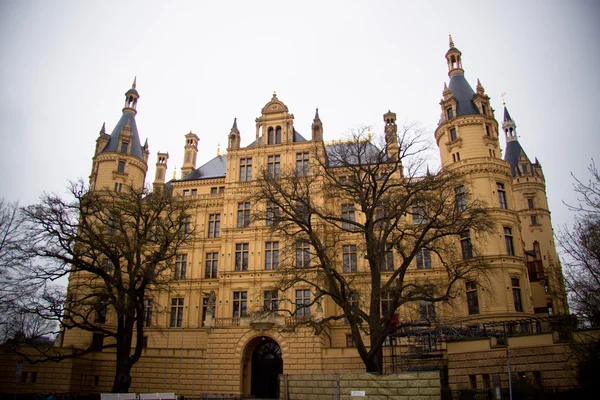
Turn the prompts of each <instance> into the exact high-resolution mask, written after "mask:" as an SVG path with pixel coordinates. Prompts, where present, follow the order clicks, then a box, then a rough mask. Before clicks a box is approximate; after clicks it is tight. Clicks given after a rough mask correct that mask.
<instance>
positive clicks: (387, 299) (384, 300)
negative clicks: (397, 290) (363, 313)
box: [381, 292, 395, 316]
mask: <svg viewBox="0 0 600 400" xmlns="http://www.w3.org/2000/svg"><path fill="white" fill-rule="evenodd" d="M392 302H393V298H392V294H391V293H390V292H385V293H384V292H382V293H381V315H382V316H386V315H389V313H390V312H392ZM394 311H395V310H394Z"/></svg>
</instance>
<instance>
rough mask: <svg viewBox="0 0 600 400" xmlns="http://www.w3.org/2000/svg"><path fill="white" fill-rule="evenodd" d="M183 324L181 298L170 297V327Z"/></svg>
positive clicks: (178, 326) (177, 326) (179, 326)
mask: <svg viewBox="0 0 600 400" xmlns="http://www.w3.org/2000/svg"><path fill="white" fill-rule="evenodd" d="M182 325H183V299H182V298H176V299H171V323H170V325H169V326H170V327H171V328H181V326H182Z"/></svg>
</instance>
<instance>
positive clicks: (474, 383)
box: [469, 375, 477, 390]
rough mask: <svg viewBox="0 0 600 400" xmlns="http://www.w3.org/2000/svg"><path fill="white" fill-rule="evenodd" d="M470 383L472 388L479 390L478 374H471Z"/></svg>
mask: <svg viewBox="0 0 600 400" xmlns="http://www.w3.org/2000/svg"><path fill="white" fill-rule="evenodd" d="M469 383H470V384H471V389H473V390H477V375H469Z"/></svg>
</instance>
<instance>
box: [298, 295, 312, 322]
mask: <svg viewBox="0 0 600 400" xmlns="http://www.w3.org/2000/svg"><path fill="white" fill-rule="evenodd" d="M296 315H297V316H299V317H308V316H310V290H308V289H298V290H296Z"/></svg>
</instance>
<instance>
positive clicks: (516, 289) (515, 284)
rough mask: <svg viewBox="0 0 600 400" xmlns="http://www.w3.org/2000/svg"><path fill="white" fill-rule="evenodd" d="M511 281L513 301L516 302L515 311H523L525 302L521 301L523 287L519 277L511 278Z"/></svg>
mask: <svg viewBox="0 0 600 400" xmlns="http://www.w3.org/2000/svg"><path fill="white" fill-rule="evenodd" d="M510 283H511V285H512V291H513V301H514V303H515V311H519V312H522V311H523V303H522V301H521V287H520V282H519V278H511V279H510Z"/></svg>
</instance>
